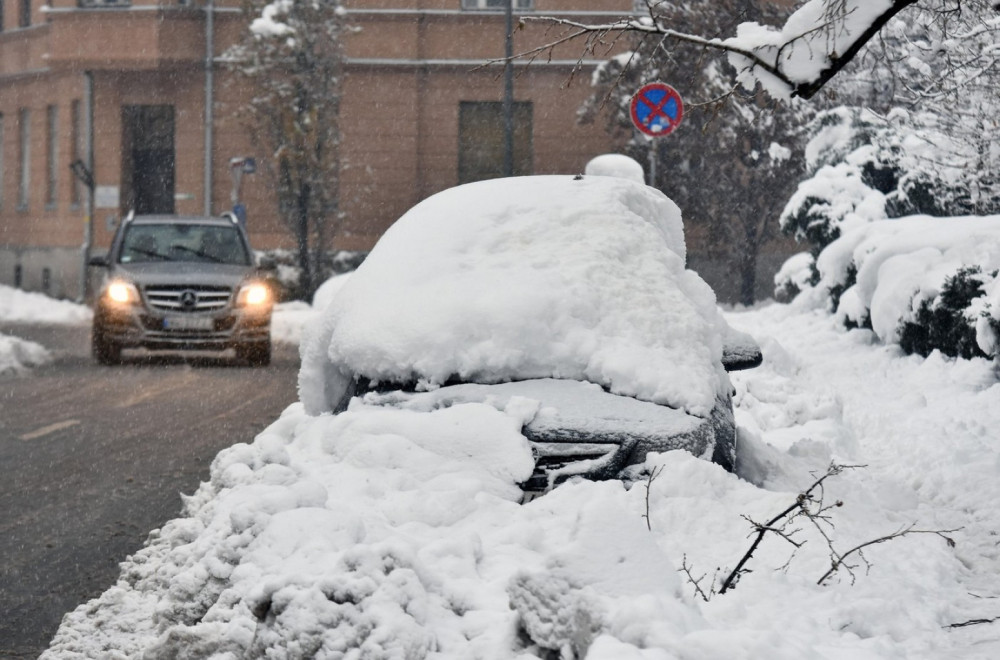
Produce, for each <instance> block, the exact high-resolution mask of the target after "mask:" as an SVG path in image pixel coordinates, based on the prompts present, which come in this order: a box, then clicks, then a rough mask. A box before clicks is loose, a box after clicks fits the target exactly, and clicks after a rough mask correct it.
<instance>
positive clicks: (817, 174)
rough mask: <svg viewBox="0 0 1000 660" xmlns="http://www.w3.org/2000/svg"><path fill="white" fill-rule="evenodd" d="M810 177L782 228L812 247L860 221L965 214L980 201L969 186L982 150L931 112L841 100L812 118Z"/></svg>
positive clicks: (787, 210)
mask: <svg viewBox="0 0 1000 660" xmlns="http://www.w3.org/2000/svg"><path fill="white" fill-rule="evenodd" d="M809 131H810V132H811V134H812V138H811V139H810V141H809V144H808V145H807V147H806V163H807V167H808V172H809V173H810V178H808V179H806V180H805V181H803V182H801V183H800V184H799V187H798V190H797V191H796V192H795V194H794V195H792V197H791V199H790V200H789V201H788V204H787V205H786V206H785V209H784V211H782V213H781V218H780V224H781V228H782V231H784V232H785V233H786V234H789V235H791V236H794V237H795V238H796V240H799V241H801V242H805V243H808V244H809V245H810V246H811V249H812V251H813V254H818V253H819V251H820V250H822V249H823V248H824V247H826V246H827V245H829V244H830V243H831V242H833V241H834V240H836V239H837V238H838V237H839V236H840V235H841V233H843V232H845V231H848V230H849V229H850V228H851V227H853V226H857V225H858V224H860V223H864V222H871V221H873V220H881V219H885V218H900V217H904V216H910V215H918V214H920V215H931V216H941V217H945V216H958V215H965V214H968V213H971V212H973V211H974V209H975V205H974V204H973V203H972V201H971V198H970V197H969V193H968V191H969V190H970V188H971V187H972V181H971V179H972V178H974V177H975V176H976V174H974V169H975V168H971V167H968V165H969V164H970V163H971V162H973V161H974V160H975V156H976V155H975V154H973V153H967V152H968V149H966V148H965V147H964V146H963V145H962V144H960V143H958V142H957V141H956V140H954V139H952V137H951V136H949V135H947V134H945V132H944V131H943V130H941V128H940V127H939V125H938V120H937V118H936V117H935V116H934V115H933V114H930V113H920V114H911V113H909V112H907V111H905V110H901V109H898V108H897V109H894V110H892V111H890V112H889V113H888V114H887V115H886V116H884V117H883V116H880V115H877V114H876V113H874V112H872V111H871V110H868V109H864V108H853V107H839V108H835V109H833V110H828V111H826V112H823V113H821V114H820V115H818V116H817V118H816V119H815V120H814V121H813V122H812V123H811V125H810V127H809Z"/></svg>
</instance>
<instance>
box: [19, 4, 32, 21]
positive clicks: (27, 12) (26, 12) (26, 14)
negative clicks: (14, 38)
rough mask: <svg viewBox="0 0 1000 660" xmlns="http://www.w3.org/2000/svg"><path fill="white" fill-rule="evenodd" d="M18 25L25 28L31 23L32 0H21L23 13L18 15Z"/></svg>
mask: <svg viewBox="0 0 1000 660" xmlns="http://www.w3.org/2000/svg"><path fill="white" fill-rule="evenodd" d="M18 25H19V26H21V27H23V28H26V27H28V26H30V25H31V0H21V15H20V16H18Z"/></svg>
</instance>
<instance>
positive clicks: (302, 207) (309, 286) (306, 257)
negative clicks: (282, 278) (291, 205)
mask: <svg viewBox="0 0 1000 660" xmlns="http://www.w3.org/2000/svg"><path fill="white" fill-rule="evenodd" d="M309 193H310V188H309V185H308V184H305V185H303V186H302V187H301V188H300V189H299V194H298V197H297V199H296V200H295V202H296V203H295V213H296V215H297V216H298V224H297V226H296V232H295V233H296V238H297V239H298V248H299V268H300V269H301V273H300V274H299V290H300V295H301V296H302V298H303V299H304V300H311V299H312V294H313V272H312V271H313V269H312V263H311V259H310V254H309Z"/></svg>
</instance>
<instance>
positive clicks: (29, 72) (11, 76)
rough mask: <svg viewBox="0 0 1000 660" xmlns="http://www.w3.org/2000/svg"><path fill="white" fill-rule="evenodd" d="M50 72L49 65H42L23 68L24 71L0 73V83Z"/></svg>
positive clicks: (44, 74) (45, 74)
mask: <svg viewBox="0 0 1000 660" xmlns="http://www.w3.org/2000/svg"><path fill="white" fill-rule="evenodd" d="M50 73H52V69H50V68H49V67H42V68H40V69H25V70H24V71H17V72H15V73H0V83H5V82H14V81H16V80H20V79H22V78H35V77H39V76H47V75H49V74H50Z"/></svg>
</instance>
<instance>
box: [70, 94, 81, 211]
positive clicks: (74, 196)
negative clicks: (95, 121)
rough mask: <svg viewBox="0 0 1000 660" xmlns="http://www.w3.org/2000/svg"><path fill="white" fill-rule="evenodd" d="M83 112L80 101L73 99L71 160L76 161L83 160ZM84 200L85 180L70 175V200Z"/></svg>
mask: <svg viewBox="0 0 1000 660" xmlns="http://www.w3.org/2000/svg"><path fill="white" fill-rule="evenodd" d="M82 121H83V113H82V112H81V111H80V101H79V100H77V101H73V102H71V103H70V105H69V149H70V155H69V162H70V163H75V162H77V161H82V160H83V143H82V142H81V140H82V139H83V126H82V125H81V123H80V122H82ZM82 200H83V181H80V179H78V178H77V177H76V176H71V177H69V201H70V203H71V204H73V205H74V206H79V205H80V202H81V201H82Z"/></svg>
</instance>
